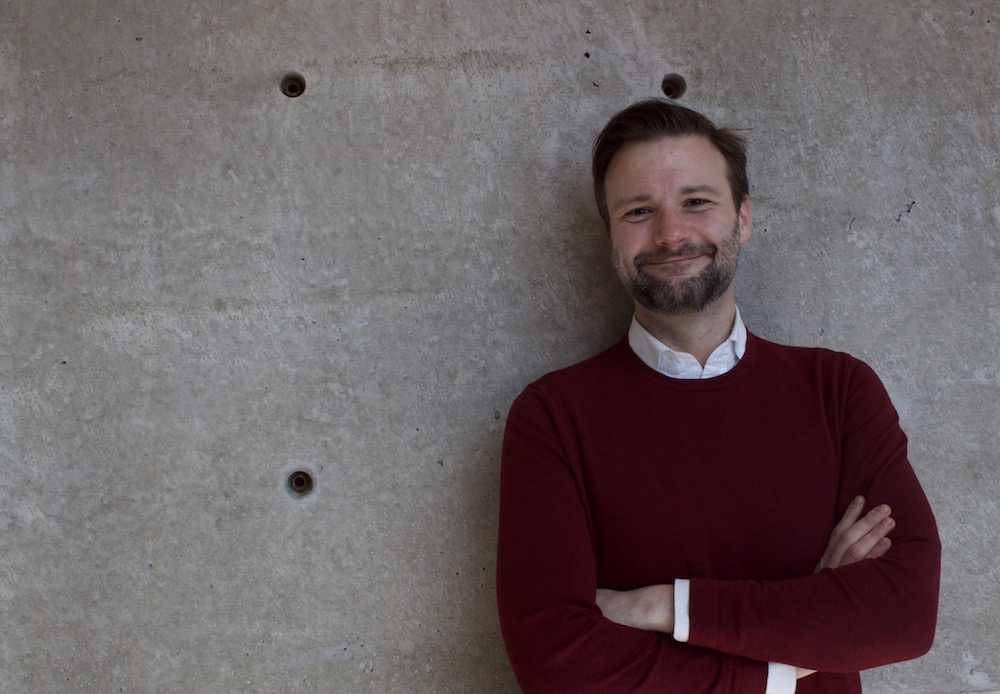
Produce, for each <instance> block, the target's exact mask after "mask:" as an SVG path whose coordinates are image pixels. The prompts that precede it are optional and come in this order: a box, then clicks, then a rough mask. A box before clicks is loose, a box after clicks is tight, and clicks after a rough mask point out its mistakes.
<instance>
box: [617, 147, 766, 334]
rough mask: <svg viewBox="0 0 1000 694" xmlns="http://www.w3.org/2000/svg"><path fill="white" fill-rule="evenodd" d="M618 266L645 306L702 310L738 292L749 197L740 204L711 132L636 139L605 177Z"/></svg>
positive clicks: (664, 310) (669, 310) (663, 311)
mask: <svg viewBox="0 0 1000 694" xmlns="http://www.w3.org/2000/svg"><path fill="white" fill-rule="evenodd" d="M605 190H606V194H607V203H608V212H609V215H610V218H611V249H612V259H613V262H614V266H615V271H616V272H617V273H618V277H619V278H620V279H621V281H622V283H623V284H624V285H625V289H626V290H627V291H628V292H629V294H630V295H631V296H632V297H633V298H634V299H635V301H636V302H637V303H638V304H639V305H640V306H642V307H644V308H646V309H648V310H650V311H654V312H656V313H660V314H664V315H677V314H681V313H692V312H697V311H701V310H703V309H704V308H705V307H707V306H708V305H709V304H711V303H713V302H714V301H716V300H718V299H719V298H720V297H722V296H723V295H725V294H726V293H727V292H731V291H732V289H731V287H732V282H733V277H734V275H735V273H736V264H737V260H738V258H739V251H740V246H741V245H743V243H744V242H746V240H747V239H749V238H750V204H749V202H747V201H744V202H743V204H742V205H740V208H739V210H737V209H736V207H735V206H734V204H733V197H732V192H731V189H730V186H729V180H728V178H727V176H726V160H725V158H724V157H723V156H722V154H721V153H720V152H719V151H718V150H717V149H716V148H715V147H714V146H713V145H712V143H711V142H710V141H709V140H708V139H707V138H704V137H701V136H697V135H689V136H683V137H671V138H665V139H662V140H656V141H653V142H633V143H631V144H628V145H625V146H624V147H622V148H621V149H620V150H619V151H618V152H616V153H615V156H614V158H613V159H612V160H611V166H610V167H609V168H608V172H607V176H606V177H605Z"/></svg>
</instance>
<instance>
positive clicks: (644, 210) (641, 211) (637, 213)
mask: <svg viewBox="0 0 1000 694" xmlns="http://www.w3.org/2000/svg"><path fill="white" fill-rule="evenodd" d="M652 213H653V210H651V209H650V208H648V207H637V208H635V209H634V210H629V211H628V212H626V213H625V216H626V217H632V218H635V217H643V216H645V215H647V214H652Z"/></svg>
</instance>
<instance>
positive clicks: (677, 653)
mask: <svg viewBox="0 0 1000 694" xmlns="http://www.w3.org/2000/svg"><path fill="white" fill-rule="evenodd" d="M557 429H558V428H557V426H556V424H555V422H554V421H553V418H552V416H551V414H550V411H549V408H548V407H547V406H546V404H545V401H544V398H543V397H542V395H541V394H540V393H539V392H538V391H537V390H536V389H534V388H533V387H529V388H528V389H527V390H526V391H525V392H524V393H522V395H521V396H520V397H519V398H518V399H517V400H516V401H515V403H514V405H513V406H512V408H511V412H510V415H509V418H508V422H507V430H506V434H505V437H504V447H503V461H502V466H501V483H500V487H501V489H500V526H499V538H498V549H497V601H498V607H499V616H500V625H501V629H502V632H503V637H504V642H505V645H506V648H507V653H508V656H509V658H510V662H511V665H512V666H513V669H514V673H515V675H516V676H517V679H518V682H519V683H520V685H521V687H522V689H523V690H524V691H525V692H579V693H585V692H603V693H613V692H667V691H684V692H692V693H693V694H697V693H705V694H707V693H710V692H711V693H715V694H739V693H746V694H750V693H753V694H762V693H763V692H764V688H765V681H766V678H767V664H766V663H764V662H760V661H758V660H755V659H752V658H745V657H740V656H735V655H727V654H724V653H721V652H717V651H712V650H707V649H703V648H698V647H693V646H691V645H688V644H682V643H678V642H676V641H674V640H673V639H672V638H671V637H670V636H669V635H666V634H659V633H654V632H646V631H641V630H638V629H632V628H629V627H624V626H621V625H618V624H615V623H613V622H611V621H609V620H607V619H605V618H604V617H603V615H602V614H601V611H600V608H599V607H598V606H597V604H596V602H595V597H596V591H597V568H596V558H595V549H594V539H593V532H592V527H591V522H590V518H589V516H588V511H587V504H586V500H585V492H584V489H583V486H582V482H581V481H580V479H579V475H578V474H577V472H578V471H577V472H575V471H574V469H573V466H572V465H571V464H570V462H569V461H568V460H567V456H566V453H565V448H564V446H563V442H562V441H561V439H560V433H559V432H558V430H557Z"/></svg>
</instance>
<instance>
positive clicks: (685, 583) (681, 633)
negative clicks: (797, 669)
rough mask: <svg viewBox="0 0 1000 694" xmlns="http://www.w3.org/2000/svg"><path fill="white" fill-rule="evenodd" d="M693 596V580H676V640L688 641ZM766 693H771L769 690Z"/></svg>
mask: <svg viewBox="0 0 1000 694" xmlns="http://www.w3.org/2000/svg"><path fill="white" fill-rule="evenodd" d="M690 596H691V581H690V580H689V579H687V578H678V579H675V580H674V640H675V641H680V642H681V643H687V640H688V635H689V634H690V632H691V615H690V613H689V612H688V603H689V602H690ZM765 694H770V692H767V693H765Z"/></svg>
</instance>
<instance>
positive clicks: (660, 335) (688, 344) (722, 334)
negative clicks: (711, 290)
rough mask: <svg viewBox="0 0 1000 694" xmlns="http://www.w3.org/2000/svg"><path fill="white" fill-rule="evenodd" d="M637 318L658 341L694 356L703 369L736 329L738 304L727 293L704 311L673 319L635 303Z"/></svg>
mask: <svg viewBox="0 0 1000 694" xmlns="http://www.w3.org/2000/svg"><path fill="white" fill-rule="evenodd" d="M635 318H636V320H637V321H639V325H641V326H642V327H644V328H645V329H646V330H648V331H649V333H650V334H651V335H652V336H653V337H655V338H656V339H657V340H659V341H660V342H662V343H663V344H665V345H667V346H668V347H670V349H673V350H675V351H679V352H687V353H689V354H691V355H693V356H694V358H695V359H697V360H698V363H699V364H701V365H702V367H704V366H705V362H707V361H708V358H709V357H710V356H711V355H712V352H714V351H715V348H716V347H718V346H719V345H721V344H722V343H723V342H725V341H726V338H728V337H729V333H731V332H732V330H733V322H734V321H735V320H736V301H735V299H734V298H733V295H732V292H727V293H726V294H725V295H724V296H722V297H720V298H719V300H718V301H715V302H713V303H712V304H711V305H710V306H707V307H706V308H705V309H703V310H701V311H697V312H693V313H683V314H678V315H671V316H666V315H663V314H662V313H656V312H654V311H650V310H649V309H647V308H645V307H644V306H641V305H639V304H636V305H635Z"/></svg>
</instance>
